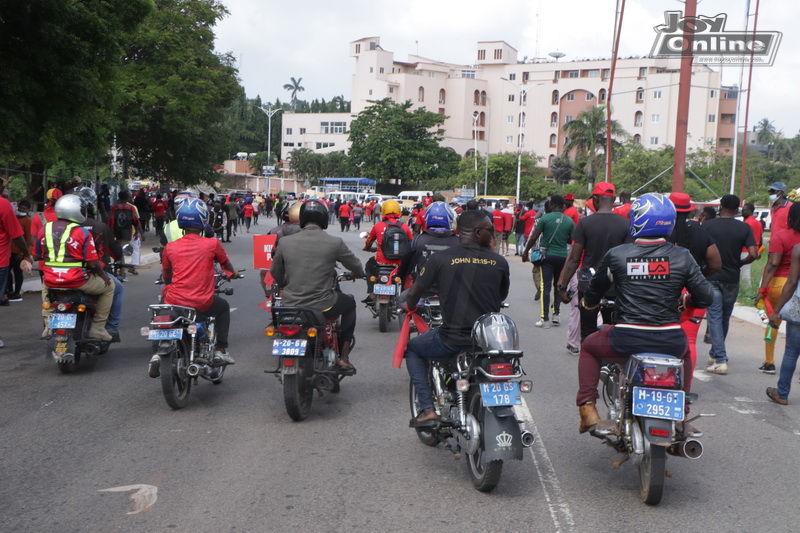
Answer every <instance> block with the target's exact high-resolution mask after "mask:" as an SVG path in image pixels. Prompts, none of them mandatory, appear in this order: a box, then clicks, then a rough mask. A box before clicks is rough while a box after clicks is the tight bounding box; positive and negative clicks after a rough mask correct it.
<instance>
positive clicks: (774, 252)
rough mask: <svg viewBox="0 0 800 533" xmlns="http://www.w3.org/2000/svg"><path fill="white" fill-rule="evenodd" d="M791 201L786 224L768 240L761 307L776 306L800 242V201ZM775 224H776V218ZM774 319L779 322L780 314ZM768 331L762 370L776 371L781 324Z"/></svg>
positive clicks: (761, 286)
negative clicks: (776, 352)
mask: <svg viewBox="0 0 800 533" xmlns="http://www.w3.org/2000/svg"><path fill="white" fill-rule="evenodd" d="M790 205H791V206H790V208H789V214H788V217H787V220H786V225H787V228H786V229H785V230H782V231H779V232H778V233H773V234H772V238H771V239H770V241H769V258H768V259H767V265H766V266H765V267H764V272H763V274H762V275H761V284H760V286H759V288H758V294H757V295H756V307H761V308H762V309H763V307H764V306H765V305H766V304H767V302H768V303H769V305H770V306H772V308H773V309H774V308H775V307H776V306H777V304H778V300H779V299H780V297H781V292H782V291H783V286H784V285H785V284H786V281H787V279H788V276H789V269H790V267H791V263H792V249H793V248H794V247H795V246H796V245H797V244H800V204H798V203H794V204H790ZM772 224H773V226H772V227H773V228H774V227H775V226H774V224H775V222H774V219H773V222H772ZM764 300H766V302H764ZM775 322H776V323H777V324H779V325H780V319H779V318H778V319H776V321H775ZM770 327H771V326H770ZM769 333H770V331H769V330H767V335H766V336H765V337H764V351H765V361H764V364H762V365H761V367H760V368H759V370H760V371H761V372H764V373H766V374H774V373H775V360H774V358H775V342H777V340H778V328H773V329H772V331H771V333H772V335H770V334H769ZM767 339H769V340H767ZM787 342H788V340H787Z"/></svg>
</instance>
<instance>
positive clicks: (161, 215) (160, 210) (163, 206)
mask: <svg viewBox="0 0 800 533" xmlns="http://www.w3.org/2000/svg"><path fill="white" fill-rule="evenodd" d="M163 198H164V197H163V195H162V194H161V193H158V194H156V199H155V201H153V205H152V206H151V207H150V209H151V210H152V211H153V224H154V225H155V229H156V237H158V238H161V235H163V234H164V224H165V223H166V221H167V210H168V209H169V204H167V202H165V201H164V199H163Z"/></svg>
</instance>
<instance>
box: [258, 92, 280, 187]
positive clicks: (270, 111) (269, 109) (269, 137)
mask: <svg viewBox="0 0 800 533" xmlns="http://www.w3.org/2000/svg"><path fill="white" fill-rule="evenodd" d="M258 109H260V110H261V111H263V112H264V114H265V115H267V194H270V193H271V192H272V176H271V175H270V173H269V166H270V163H271V162H272V159H271V157H270V149H271V148H272V115H274V114H275V113H280V112H281V111H283V109H272V106H271V105H269V106H267V108H266V109H265V108H263V107H259V108H258ZM258 184H259V187H257V189H259V190H258V191H257V192H258V193H260V192H261V190H260V189H261V186H260V185H261V178H259V179H258Z"/></svg>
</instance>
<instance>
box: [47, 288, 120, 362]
mask: <svg viewBox="0 0 800 533" xmlns="http://www.w3.org/2000/svg"><path fill="white" fill-rule="evenodd" d="M42 308H44V309H46V310H49V309H52V312H51V313H50V315H49V316H48V318H47V321H48V322H47V325H48V327H49V328H50V331H51V334H50V338H49V339H48V340H47V353H48V357H52V358H53V360H54V361H55V362H56V365H57V366H58V369H59V370H60V371H61V372H62V373H64V374H72V373H73V372H75V371H76V370H77V369H78V365H79V364H80V362H81V359H82V358H83V357H84V356H86V358H87V359H93V358H95V357H96V356H98V355H102V354H104V353H106V352H107V351H108V347H109V346H110V345H111V343H110V342H107V341H103V340H100V339H92V338H89V337H88V336H87V334H88V333H89V328H91V326H92V318H93V317H94V314H95V311H96V310H97V296H93V295H90V294H86V293H84V292H83V291H81V290H78V289H53V288H50V289H48V290H47V301H45V303H43V304H42Z"/></svg>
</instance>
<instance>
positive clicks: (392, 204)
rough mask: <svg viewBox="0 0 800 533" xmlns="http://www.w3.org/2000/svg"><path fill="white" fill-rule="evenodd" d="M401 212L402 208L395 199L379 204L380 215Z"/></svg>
mask: <svg viewBox="0 0 800 533" xmlns="http://www.w3.org/2000/svg"><path fill="white" fill-rule="evenodd" d="M401 212H402V210H401V209H400V204H398V203H397V200H386V201H385V202H383V205H382V206H381V217H387V216H389V215H397V216H400V214H401Z"/></svg>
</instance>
